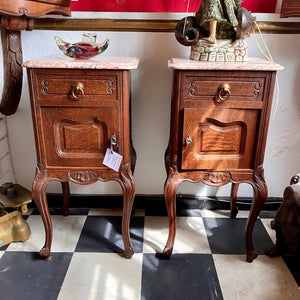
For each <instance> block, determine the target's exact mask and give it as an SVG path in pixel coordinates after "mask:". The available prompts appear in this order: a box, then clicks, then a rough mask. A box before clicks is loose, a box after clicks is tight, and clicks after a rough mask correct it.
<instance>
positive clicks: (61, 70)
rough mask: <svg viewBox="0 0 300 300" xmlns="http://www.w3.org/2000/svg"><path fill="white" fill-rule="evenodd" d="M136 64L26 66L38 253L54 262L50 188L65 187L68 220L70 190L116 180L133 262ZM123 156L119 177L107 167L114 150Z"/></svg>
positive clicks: (50, 61) (61, 60)
mask: <svg viewBox="0 0 300 300" xmlns="http://www.w3.org/2000/svg"><path fill="white" fill-rule="evenodd" d="M137 65H138V59H136V58H130V57H127V58H126V57H115V58H114V57H104V56H99V57H97V58H93V59H91V60H74V59H69V58H67V57H63V56H61V57H48V58H44V59H41V60H34V61H28V62H26V63H25V64H24V66H25V67H26V68H27V72H28V81H29V87H30V97H31V108H32V117H33V125H34V133H35V141H36V150H37V172H36V176H35V179H34V182H33V187H32V193H33V198H34V200H35V203H36V205H37V207H38V209H39V211H40V214H41V216H42V219H43V222H44V227H45V232H46V240H45V245H44V246H43V248H42V249H41V251H40V255H41V256H43V257H44V258H46V259H48V258H50V250H51V243H52V223H51V219H50V215H49V210H48V204H47V199H46V186H47V184H48V182H50V181H53V180H58V181H60V182H61V183H62V188H63V196H64V205H63V213H64V214H65V215H67V214H68V202H69V197H70V193H69V185H68V182H69V181H72V182H74V183H77V184H82V185H85V184H91V183H94V182H96V181H98V180H100V181H109V180H115V181H117V182H119V183H120V185H121V186H122V190H123V198H124V201H123V218H122V236H123V241H124V248H125V256H126V257H127V258H131V256H132V255H133V254H134V248H133V246H132V244H131V241H130V235H129V222H130V215H131V210H132V205H133V201H134V196H135V185H134V180H133V177H132V173H133V171H134V166H135V160H136V154H135V151H134V148H133V146H132V143H131V131H130V69H136V68H137ZM116 144H117V145H118V146H119V154H120V155H122V156H123V158H122V162H121V165H120V169H119V171H118V172H117V171H114V170H112V169H110V168H108V167H106V166H104V165H103V159H104V156H105V153H106V151H107V149H111V147H112V148H113V149H114V151H116Z"/></svg>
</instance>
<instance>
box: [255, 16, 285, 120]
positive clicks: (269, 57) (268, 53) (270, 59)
mask: <svg viewBox="0 0 300 300" xmlns="http://www.w3.org/2000/svg"><path fill="white" fill-rule="evenodd" d="M254 23H255V25H256V28H257V30H258V32H259V36H260V38H261V40H262V43H263V46H264V47H265V50H266V51H267V53H266V52H265V51H264V50H263V49H262V47H261V46H260V44H259V42H258V39H257V38H256V34H255V31H253V34H254V38H255V41H256V44H257V47H258V49H259V50H260V52H261V53H262V54H263V55H264V56H265V57H266V59H267V60H268V61H270V62H274V60H273V57H272V54H271V52H270V50H269V48H268V46H267V44H266V42H265V40H264V37H263V35H262V33H261V30H260V28H259V25H258V24H257V22H256V21H254ZM275 83H276V90H277V99H276V104H275V110H274V113H273V116H272V118H271V121H270V124H269V126H271V124H272V123H273V121H274V119H275V116H276V113H277V110H278V105H279V82H278V77H277V74H276V77H275Z"/></svg>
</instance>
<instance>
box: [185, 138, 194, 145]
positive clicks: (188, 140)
mask: <svg viewBox="0 0 300 300" xmlns="http://www.w3.org/2000/svg"><path fill="white" fill-rule="evenodd" d="M192 142H193V140H192V138H191V136H188V137H186V138H185V143H186V144H187V145H190V144H191V143H192Z"/></svg>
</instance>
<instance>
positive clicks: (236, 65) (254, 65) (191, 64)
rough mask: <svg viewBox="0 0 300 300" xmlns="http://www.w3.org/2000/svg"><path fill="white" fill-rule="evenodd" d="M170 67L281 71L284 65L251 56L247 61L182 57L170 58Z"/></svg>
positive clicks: (180, 68) (182, 68)
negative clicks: (221, 60) (202, 59)
mask: <svg viewBox="0 0 300 300" xmlns="http://www.w3.org/2000/svg"><path fill="white" fill-rule="evenodd" d="M168 67H169V68H173V69H179V70H245V71H247V70H249V71H279V70H283V69H284V68H283V66H281V65H279V64H277V63H274V62H271V61H268V60H264V59H260V58H253V57H249V58H248V61H246V62H210V61H196V60H189V59H182V58H170V59H169V61H168Z"/></svg>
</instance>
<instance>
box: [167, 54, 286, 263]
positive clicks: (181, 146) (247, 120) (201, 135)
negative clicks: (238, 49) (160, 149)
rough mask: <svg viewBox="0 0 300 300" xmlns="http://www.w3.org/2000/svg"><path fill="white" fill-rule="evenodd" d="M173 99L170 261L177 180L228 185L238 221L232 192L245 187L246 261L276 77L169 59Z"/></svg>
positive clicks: (271, 71)
mask: <svg viewBox="0 0 300 300" xmlns="http://www.w3.org/2000/svg"><path fill="white" fill-rule="evenodd" d="M169 67H170V68H173V70H174V71H173V73H174V74H173V78H174V79H173V96H172V113H171V131H170V141H169V146H168V148H167V150H166V154H165V164H166V169H167V180H166V183H165V188H164V193H165V200H166V204H167V209H168V214H169V220H170V225H169V238H168V241H167V244H166V247H165V249H164V254H165V255H167V256H169V257H170V256H171V254H172V250H173V245H174V240H175V233H176V191H177V188H178V186H179V184H180V183H182V182H183V181H186V180H187V181H190V182H203V183H205V184H208V185H212V186H221V185H224V184H227V183H230V182H231V183H232V192H231V198H232V199H231V206H232V207H231V217H233V218H234V217H235V216H236V214H237V206H236V196H237V191H238V185H239V184H240V183H242V182H246V183H249V184H251V185H252V186H253V189H254V195H255V197H254V201H253V205H252V208H251V212H250V216H249V220H248V223H247V228H246V252H247V253H246V255H247V261H249V262H250V261H252V260H253V259H254V258H255V257H256V256H257V254H256V252H255V251H254V249H253V246H252V230H253V226H254V223H255V220H256V218H257V216H258V213H259V212H260V210H261V208H262V206H263V204H264V202H265V201H266V198H267V186H266V183H265V180H264V175H263V160H264V151H265V145H266V138H267V131H268V125H269V117H270V110H271V104H272V97H273V88H274V82H275V76H276V70H280V69H282V67H281V66H279V65H277V64H275V63H270V62H268V61H264V60H260V59H251V58H250V59H249V62H247V63H245V62H243V63H238V62H236V63H211V62H197V61H189V60H182V59H175V58H174V59H171V60H170V61H169Z"/></svg>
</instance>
